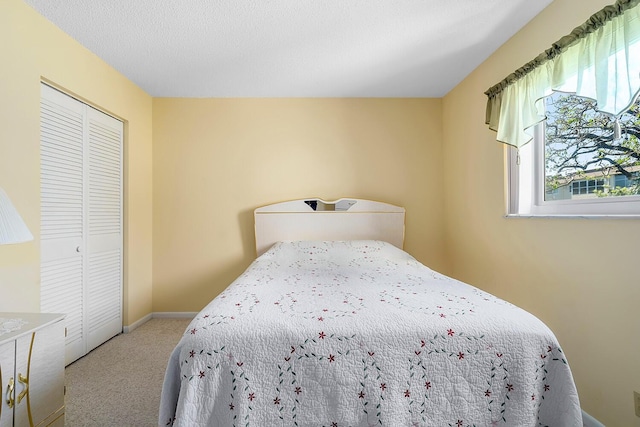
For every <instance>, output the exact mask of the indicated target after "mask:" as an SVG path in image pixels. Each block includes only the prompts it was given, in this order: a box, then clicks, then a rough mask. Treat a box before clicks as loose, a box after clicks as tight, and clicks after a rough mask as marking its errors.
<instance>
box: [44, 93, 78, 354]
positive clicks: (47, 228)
mask: <svg viewBox="0 0 640 427" xmlns="http://www.w3.org/2000/svg"><path fill="white" fill-rule="evenodd" d="M84 110H85V108H84V105H83V104H81V103H79V102H78V101H76V100H75V99H73V98H71V97H68V96H66V95H63V94H61V93H59V92H58V91H56V90H54V89H51V88H50V87H48V86H45V85H42V96H41V101H40V206H41V208H40V209H41V210H40V310H41V311H43V312H50V313H65V314H66V318H65V326H66V328H67V338H66V360H67V362H68V363H70V362H71V361H73V360H75V359H77V358H78V357H81V356H83V355H84V354H86V352H85V347H86V346H85V342H84V341H85V337H84V336H85V332H84V315H85V309H84V287H83V282H84V252H83V248H84V140H85V131H84V128H85V123H84V122H85V119H84V116H85V114H84Z"/></svg>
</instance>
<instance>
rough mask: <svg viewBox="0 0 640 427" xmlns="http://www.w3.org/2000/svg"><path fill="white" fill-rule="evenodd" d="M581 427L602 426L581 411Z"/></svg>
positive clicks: (602, 426) (602, 425)
mask: <svg viewBox="0 0 640 427" xmlns="http://www.w3.org/2000/svg"><path fill="white" fill-rule="evenodd" d="M582 425H583V426H584V427H604V424H602V423H601V422H600V421H598V420H596V419H595V418H593V417H592V416H591V415H589V414H587V413H586V412H584V411H582Z"/></svg>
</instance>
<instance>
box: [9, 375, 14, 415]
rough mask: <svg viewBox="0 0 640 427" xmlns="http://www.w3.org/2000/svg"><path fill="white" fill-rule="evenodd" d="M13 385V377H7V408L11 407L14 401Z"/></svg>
mask: <svg viewBox="0 0 640 427" xmlns="http://www.w3.org/2000/svg"><path fill="white" fill-rule="evenodd" d="M13 386H14V381H13V378H9V384H8V385H7V405H9V408H13V405H14V402H15V401H14V400H13Z"/></svg>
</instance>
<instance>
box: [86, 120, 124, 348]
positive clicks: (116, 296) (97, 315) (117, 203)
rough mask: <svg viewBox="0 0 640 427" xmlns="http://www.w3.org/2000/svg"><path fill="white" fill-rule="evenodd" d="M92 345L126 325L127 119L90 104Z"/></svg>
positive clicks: (89, 300) (89, 343)
mask: <svg viewBox="0 0 640 427" xmlns="http://www.w3.org/2000/svg"><path fill="white" fill-rule="evenodd" d="M88 128H89V144H88V195H87V198H88V214H87V219H88V227H87V239H88V242H87V247H88V255H87V256H88V273H89V277H88V280H87V286H88V287H87V309H88V310H89V312H90V313H91V316H90V317H89V321H88V336H87V347H88V348H87V350H88V351H89V350H91V349H93V348H95V347H96V346H98V345H100V344H101V343H103V342H104V341H106V340H108V339H109V338H111V337H113V336H114V335H116V334H118V333H120V332H121V331H122V234H123V233H122V167H121V165H122V135H123V126H122V122H120V121H119V120H116V119H114V118H112V117H110V116H108V115H106V114H104V113H102V112H100V111H97V110H95V109H93V108H88Z"/></svg>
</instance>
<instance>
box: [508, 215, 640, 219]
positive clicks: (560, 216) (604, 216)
mask: <svg viewBox="0 0 640 427" xmlns="http://www.w3.org/2000/svg"><path fill="white" fill-rule="evenodd" d="M504 217H505V218H508V219H509V218H534V219H535V218H539V219H635V220H638V219H640V214H629V215H624V214H611V215H604V214H591V215H589V214H584V215H579V214H508V215H505V216H504Z"/></svg>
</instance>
